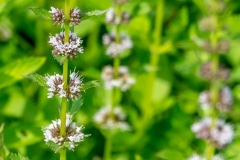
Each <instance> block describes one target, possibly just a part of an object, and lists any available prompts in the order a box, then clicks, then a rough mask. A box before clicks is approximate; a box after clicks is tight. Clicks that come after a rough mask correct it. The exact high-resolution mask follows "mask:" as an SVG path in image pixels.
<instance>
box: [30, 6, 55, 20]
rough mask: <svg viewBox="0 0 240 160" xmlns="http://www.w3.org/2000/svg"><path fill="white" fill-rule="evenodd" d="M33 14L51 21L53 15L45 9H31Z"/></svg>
mask: <svg viewBox="0 0 240 160" xmlns="http://www.w3.org/2000/svg"><path fill="white" fill-rule="evenodd" d="M29 9H30V10H31V11H33V13H34V14H35V15H36V16H38V17H40V18H42V19H45V20H51V14H50V13H49V12H48V10H46V9H44V8H29Z"/></svg>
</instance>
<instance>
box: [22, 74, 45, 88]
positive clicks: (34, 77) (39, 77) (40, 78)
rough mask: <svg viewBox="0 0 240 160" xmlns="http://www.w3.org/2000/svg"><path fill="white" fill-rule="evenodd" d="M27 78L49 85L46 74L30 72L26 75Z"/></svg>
mask: <svg viewBox="0 0 240 160" xmlns="http://www.w3.org/2000/svg"><path fill="white" fill-rule="evenodd" d="M25 77H26V78H28V79H30V80H32V81H33V82H35V83H37V84H38V85H40V86H42V87H47V85H46V79H45V77H44V76H42V75H39V74H29V75H26V76H25Z"/></svg>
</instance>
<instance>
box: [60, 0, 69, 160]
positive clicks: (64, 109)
mask: <svg viewBox="0 0 240 160" xmlns="http://www.w3.org/2000/svg"><path fill="white" fill-rule="evenodd" d="M69 11H70V9H69V0H65V16H66V22H65V25H64V27H65V32H64V42H65V43H66V42H68V41H69V19H70V17H69V16H70V15H69ZM63 83H64V85H63V89H64V90H66V89H67V86H68V60H65V61H64V62H63ZM66 113H67V97H63V98H62V108H61V115H60V119H61V128H60V135H61V136H65V134H66ZM66 154H67V151H66V148H64V149H61V150H60V160H66Z"/></svg>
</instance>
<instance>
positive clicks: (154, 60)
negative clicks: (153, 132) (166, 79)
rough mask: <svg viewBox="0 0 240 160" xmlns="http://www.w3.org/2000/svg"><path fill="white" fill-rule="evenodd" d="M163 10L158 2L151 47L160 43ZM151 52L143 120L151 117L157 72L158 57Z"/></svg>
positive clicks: (154, 52) (162, 4) (162, 6)
mask: <svg viewBox="0 0 240 160" xmlns="http://www.w3.org/2000/svg"><path fill="white" fill-rule="evenodd" d="M163 9H164V0H159V1H158V4H157V9H156V18H155V28H154V31H153V40H154V41H153V45H154V46H158V45H160V43H161V33H162V26H163V14H164V13H163ZM150 51H151V57H150V68H151V70H150V71H149V73H148V80H147V84H148V87H147V88H146V92H147V94H146V95H147V96H146V97H145V99H144V105H143V107H144V109H145V120H147V119H148V118H149V116H151V113H152V109H151V99H152V93H153V87H154V81H155V79H156V72H157V70H158V62H159V55H158V52H157V51H155V50H150Z"/></svg>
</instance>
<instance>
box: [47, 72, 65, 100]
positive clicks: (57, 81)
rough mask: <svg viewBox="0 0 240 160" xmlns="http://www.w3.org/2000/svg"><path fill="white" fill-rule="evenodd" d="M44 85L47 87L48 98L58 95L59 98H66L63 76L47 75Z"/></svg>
mask: <svg viewBox="0 0 240 160" xmlns="http://www.w3.org/2000/svg"><path fill="white" fill-rule="evenodd" d="M45 79H46V84H47V85H48V87H49V88H48V98H52V97H53V96H54V95H58V96H59V97H60V98H62V97H66V91H65V90H64V89H63V85H64V83H63V76H62V75H59V74H54V75H53V76H49V75H47V76H46V77H45Z"/></svg>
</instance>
